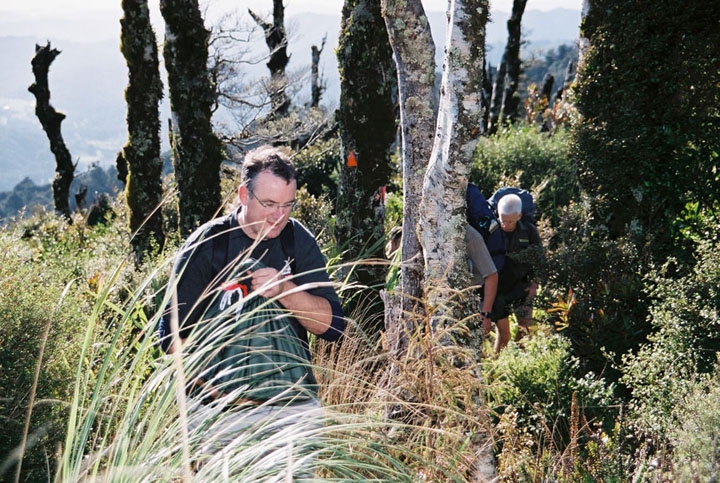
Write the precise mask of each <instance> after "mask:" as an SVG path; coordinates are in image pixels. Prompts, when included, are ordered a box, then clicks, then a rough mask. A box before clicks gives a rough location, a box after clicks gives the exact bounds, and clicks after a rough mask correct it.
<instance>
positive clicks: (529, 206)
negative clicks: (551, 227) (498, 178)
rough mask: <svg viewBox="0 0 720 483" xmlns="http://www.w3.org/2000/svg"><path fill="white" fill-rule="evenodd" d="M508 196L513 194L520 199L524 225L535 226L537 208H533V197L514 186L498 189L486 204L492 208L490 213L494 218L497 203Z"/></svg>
mask: <svg viewBox="0 0 720 483" xmlns="http://www.w3.org/2000/svg"><path fill="white" fill-rule="evenodd" d="M509 194H515V195H518V196H519V197H520V200H521V201H522V221H523V222H525V223H530V224H531V225H534V224H535V215H536V212H537V207H536V206H535V199H534V198H533V195H532V194H531V193H530V192H529V191H527V190H524V189H522V188H516V187H514V186H505V187H503V188H499V189H498V190H497V191H495V193H493V195H492V196H491V197H490V199H489V200H488V203H489V204H490V207H491V208H492V211H493V213H494V215H495V216H497V212H498V210H497V209H498V203H499V202H500V199H501V198H502V197H503V196H505V195H509Z"/></svg>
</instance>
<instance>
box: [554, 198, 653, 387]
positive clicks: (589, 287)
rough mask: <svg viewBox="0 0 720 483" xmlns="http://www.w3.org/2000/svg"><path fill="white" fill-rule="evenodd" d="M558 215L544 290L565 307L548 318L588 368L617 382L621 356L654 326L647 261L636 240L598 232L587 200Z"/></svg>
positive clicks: (558, 307) (555, 302) (634, 346)
mask: <svg viewBox="0 0 720 483" xmlns="http://www.w3.org/2000/svg"><path fill="white" fill-rule="evenodd" d="M558 214H559V218H560V220H561V222H560V224H559V225H558V226H557V228H556V229H555V231H554V234H553V236H552V238H551V239H550V242H549V245H550V248H551V249H550V250H549V252H548V256H547V266H548V278H547V280H546V283H545V286H544V290H545V292H546V293H547V294H550V295H551V296H552V298H553V299H555V301H554V302H551V303H552V307H553V308H554V309H562V310H553V311H552V313H551V317H550V318H549V322H551V323H553V324H554V325H555V327H556V328H557V329H558V330H561V331H562V334H563V335H564V336H565V337H567V338H568V340H570V342H571V343H572V353H573V354H574V355H575V356H576V357H578V358H579V360H580V363H581V366H580V367H581V369H582V371H583V372H594V373H596V374H601V373H603V374H605V376H606V377H607V378H608V380H610V381H613V382H615V381H617V380H618V378H619V377H620V373H619V371H618V370H617V368H618V367H619V365H620V360H621V357H622V355H623V354H625V353H627V352H629V351H632V350H634V349H635V348H637V347H638V346H639V345H640V344H641V343H642V342H644V341H645V337H646V335H647V333H648V331H649V330H650V327H649V324H648V323H647V322H646V321H645V313H646V312H647V305H648V304H649V302H648V301H647V297H646V296H643V287H644V285H643V278H642V273H643V270H644V267H643V263H642V260H641V259H640V257H639V254H638V253H637V248H636V245H635V244H634V243H633V241H632V240H631V239H628V238H625V239H619V240H615V241H610V240H608V239H607V238H606V237H605V236H604V234H603V233H599V232H595V231H593V227H592V225H591V223H590V222H589V220H588V217H587V214H586V212H585V210H584V208H583V205H581V204H576V203H573V204H571V205H570V206H568V207H567V208H565V209H562V210H560V211H559V213H558ZM570 298H571V299H572V302H571V303H569V301H568V300H569V299H570Z"/></svg>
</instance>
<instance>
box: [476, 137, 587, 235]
mask: <svg viewBox="0 0 720 483" xmlns="http://www.w3.org/2000/svg"><path fill="white" fill-rule="evenodd" d="M567 140H568V133H567V132H566V131H565V130H562V129H561V130H558V131H557V132H556V133H555V134H554V135H552V136H550V135H549V134H547V133H541V132H539V130H538V129H537V127H533V126H511V127H506V128H503V129H501V130H499V131H498V133H497V134H496V135H494V136H490V137H483V138H480V142H479V145H478V148H477V150H476V151H475V158H474V160H473V165H472V171H471V175H470V179H471V181H472V182H473V183H475V184H477V185H478V187H479V188H480V191H482V192H483V194H485V196H486V197H490V195H491V194H492V193H493V191H495V189H497V188H499V187H500V186H502V185H509V186H519V187H521V188H524V189H526V190H528V191H530V192H532V193H533V194H534V195H535V203H536V204H537V207H538V216H539V217H544V218H547V219H548V220H550V221H551V224H556V223H557V222H558V219H557V213H558V209H559V208H560V207H563V206H567V205H568V204H569V203H570V201H571V200H577V198H578V196H579V188H578V185H577V180H576V176H575V168H574V166H573V164H572V162H571V158H570V153H569V151H568V149H567Z"/></svg>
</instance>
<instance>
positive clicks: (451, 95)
mask: <svg viewBox="0 0 720 483" xmlns="http://www.w3.org/2000/svg"><path fill="white" fill-rule="evenodd" d="M488 16H489V7H488V3H487V0H468V1H464V0H451V2H450V5H449V16H448V21H449V25H448V33H449V34H448V36H447V44H446V46H445V65H444V67H443V77H442V82H441V86H440V92H441V95H440V102H439V110H438V122H437V131H436V136H435V143H434V146H433V150H432V154H431V157H430V164H429V166H428V169H427V173H426V175H425V180H424V185H423V197H422V204H421V211H420V213H421V217H420V224H419V225H418V232H419V237H420V243H421V245H422V247H423V254H424V257H425V293H426V300H427V304H428V306H430V307H433V311H432V312H431V313H430V326H431V328H432V329H433V330H434V331H435V332H436V333H438V334H444V333H445V329H449V328H452V327H451V324H454V323H456V321H460V320H464V319H465V318H466V317H467V316H468V315H471V314H470V313H468V311H469V308H470V307H471V304H468V303H467V300H463V298H464V296H463V294H464V293H467V292H465V291H464V290H463V289H465V288H466V287H467V286H468V284H469V273H468V272H469V271H468V269H467V255H466V253H467V252H466V246H465V236H464V235H465V227H466V223H467V222H466V217H465V209H466V203H465V193H466V188H467V182H468V176H469V173H470V166H471V163H472V157H473V153H474V152H475V148H476V146H477V144H478V138H479V136H480V126H481V125H482V119H483V113H482V102H481V95H482V87H483V74H482V65H483V59H484V56H485V26H486V24H487V19H488ZM470 329H471V330H470V331H469V332H464V331H456V332H454V333H452V336H453V337H454V339H453V340H452V341H450V340H447V339H444V340H443V342H444V343H448V344H457V345H459V346H461V347H469V348H473V356H472V359H471V360H466V361H464V363H463V364H464V367H465V368H466V369H467V370H469V371H472V372H474V373H475V375H476V377H477V378H480V377H481V374H480V360H481V351H480V347H481V346H480V344H478V341H480V340H482V338H483V336H484V334H483V333H482V332H483V331H482V326H481V324H475V325H474V326H471V327H470ZM474 398H475V399H476V401H477V404H478V405H480V404H481V395H480V394H476V395H474ZM472 444H473V450H474V452H475V454H476V457H477V460H476V465H475V467H476V468H477V472H476V475H475V476H474V479H475V480H477V481H488V480H490V479H492V478H494V477H495V459H494V455H493V451H492V445H491V444H490V442H489V439H488V437H487V435H486V434H484V433H477V434H475V435H473V437H472Z"/></svg>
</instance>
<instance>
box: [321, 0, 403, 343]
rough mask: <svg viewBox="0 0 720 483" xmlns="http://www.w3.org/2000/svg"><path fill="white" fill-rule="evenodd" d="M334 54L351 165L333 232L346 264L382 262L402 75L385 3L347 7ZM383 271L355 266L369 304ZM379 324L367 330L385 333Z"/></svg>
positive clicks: (343, 174)
mask: <svg viewBox="0 0 720 483" xmlns="http://www.w3.org/2000/svg"><path fill="white" fill-rule="evenodd" d="M337 56H338V64H339V71H340V84H341V94H340V108H339V109H338V114H337V119H338V122H339V125H340V138H341V140H342V143H343V159H345V160H347V162H346V163H344V165H343V166H342V168H341V170H340V179H339V189H340V192H339V195H338V203H337V224H336V228H335V233H336V236H337V239H338V243H339V245H340V246H343V247H346V249H347V251H346V254H345V260H347V261H355V260H360V259H367V258H383V256H384V255H383V247H384V245H385V243H384V240H385V230H384V225H385V211H384V204H383V201H384V200H383V196H384V187H385V186H386V185H387V184H388V183H389V182H390V177H391V175H392V173H393V166H392V164H391V159H390V155H391V152H392V147H393V144H394V142H395V139H396V129H397V127H396V109H397V71H396V67H395V63H394V62H393V59H392V49H391V47H390V42H389V39H388V34H387V30H386V29H385V23H384V20H383V18H382V15H381V13H380V0H347V1H346V2H345V5H344V6H343V12H342V24H341V35H340V41H339V44H338V49H337ZM385 272H386V270H385V267H383V266H382V265H378V264H374V265H368V264H363V265H362V266H358V267H356V268H355V269H354V275H355V277H356V281H357V282H358V283H360V284H361V285H363V286H366V287H368V290H367V291H365V292H363V298H365V299H366V301H367V303H369V304H372V305H375V304H377V305H380V300H379V298H378V297H379V293H378V292H379V290H378V287H379V286H382V283H383V281H384V279H385ZM363 305H365V304H363ZM376 313H382V309H379V310H377V311H376ZM379 325H380V324H378V327H369V329H370V330H376V329H380V327H379Z"/></svg>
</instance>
